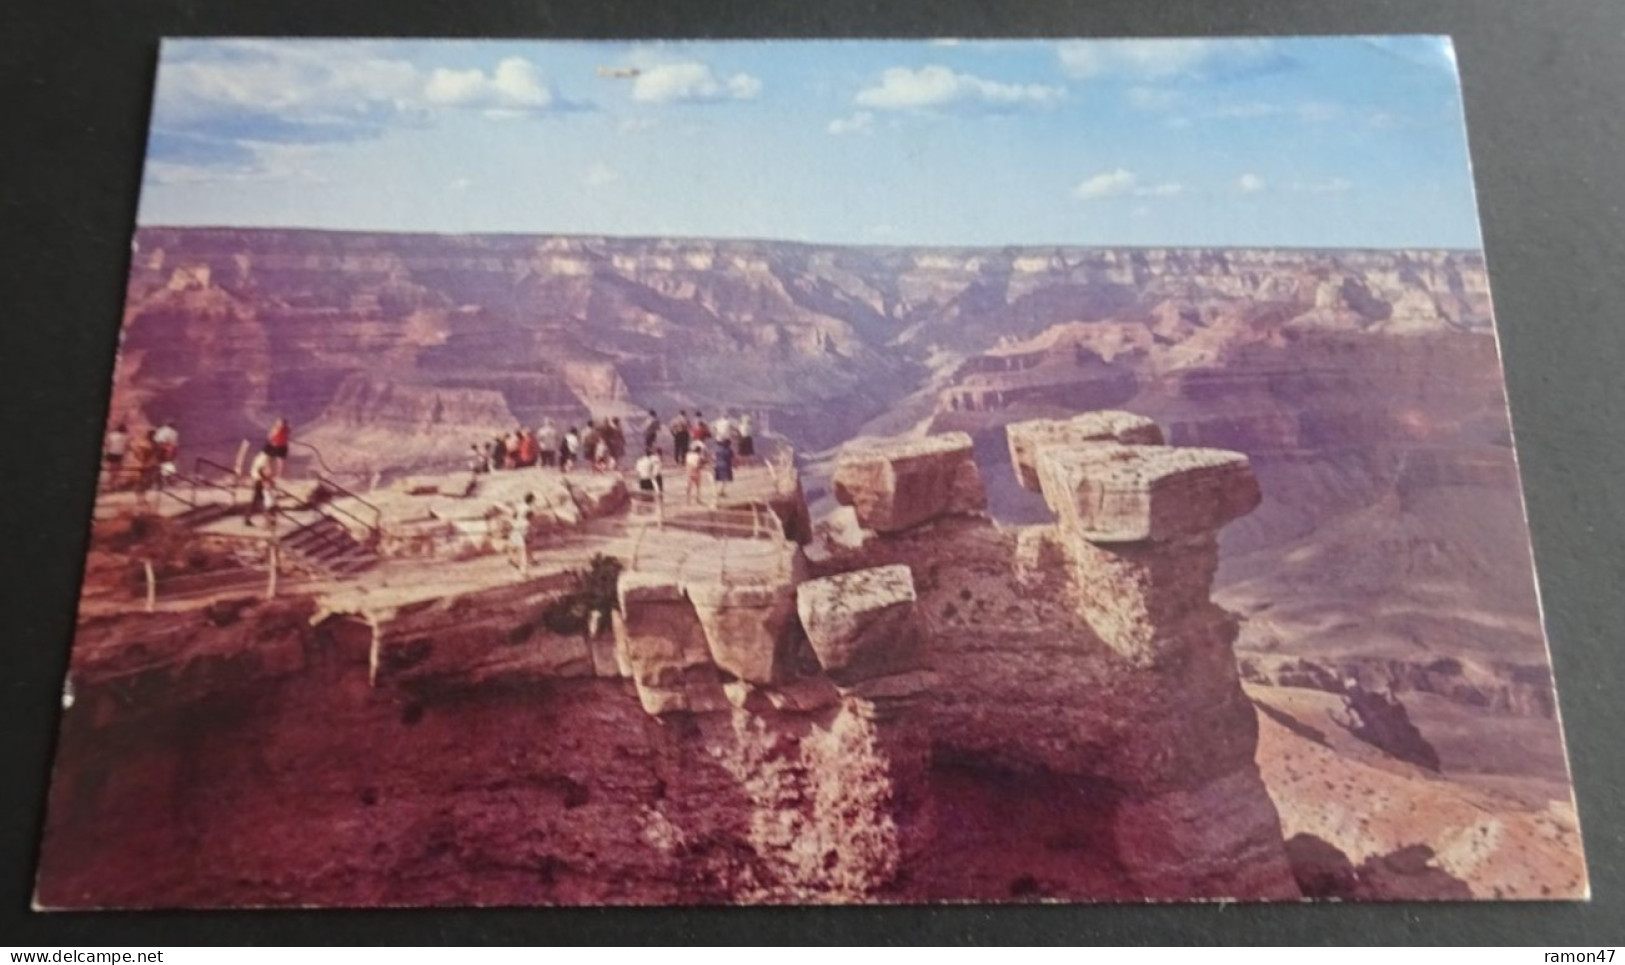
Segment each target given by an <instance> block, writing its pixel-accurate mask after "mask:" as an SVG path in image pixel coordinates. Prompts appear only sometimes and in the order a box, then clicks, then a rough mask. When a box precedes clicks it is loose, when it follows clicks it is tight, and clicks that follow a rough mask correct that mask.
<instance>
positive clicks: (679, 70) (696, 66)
mask: <svg viewBox="0 0 1625 965" xmlns="http://www.w3.org/2000/svg"><path fill="white" fill-rule="evenodd" d="M761 92H762V82H761V81H760V80H759V79H757V78H755V77H753V76H751V75H750V74H734V75H733V76H732V77H728V78H722V77H719V76H717V74H716V73H715V72H714V71H712V70H711V68H710V66H709V65H707V64H702V63H698V62H695V61H688V62H685V63H677V64H656V65H654V66H650V67H645V68H643V69H642V72H641V73H639V74H638V76H637V78H636V79H635V80H633V81H632V99H633V100H635V101H639V102H641V103H645V104H669V103H674V102H681V101H720V100H752V99H754V98H756V97H757V96H758V95H760V94H761Z"/></svg>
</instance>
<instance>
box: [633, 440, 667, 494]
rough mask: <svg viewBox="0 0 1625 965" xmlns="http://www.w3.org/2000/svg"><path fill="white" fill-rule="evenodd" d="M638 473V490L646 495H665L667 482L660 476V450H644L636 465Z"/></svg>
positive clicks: (650, 448) (652, 448)
mask: <svg viewBox="0 0 1625 965" xmlns="http://www.w3.org/2000/svg"><path fill="white" fill-rule="evenodd" d="M636 469H637V473H638V489H639V490H641V491H642V492H646V493H663V492H665V491H666V486H665V480H664V479H663V478H662V477H661V474H660V450H658V449H656V448H654V447H653V446H650V447H649V448H647V449H645V450H643V455H642V456H641V457H639V458H638V461H637V465H636Z"/></svg>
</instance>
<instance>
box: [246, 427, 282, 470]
mask: <svg viewBox="0 0 1625 965" xmlns="http://www.w3.org/2000/svg"><path fill="white" fill-rule="evenodd" d="M292 441H293V426H292V424H290V423H289V422H288V420H287V419H284V418H282V417H281V416H277V420H276V421H275V422H273V423H271V431H270V432H268V433H266V434H265V452H266V453H268V454H270V456H271V458H272V459H275V460H276V466H275V467H274V469H273V470H272V471H273V472H274V473H275V474H276V475H277V476H281V475H282V473H283V471H284V470H285V469H287V467H288V444H289V443H291V442H292ZM256 461H257V460H256ZM248 474H249V475H250V476H253V475H254V471H253V469H250V470H249V471H248Z"/></svg>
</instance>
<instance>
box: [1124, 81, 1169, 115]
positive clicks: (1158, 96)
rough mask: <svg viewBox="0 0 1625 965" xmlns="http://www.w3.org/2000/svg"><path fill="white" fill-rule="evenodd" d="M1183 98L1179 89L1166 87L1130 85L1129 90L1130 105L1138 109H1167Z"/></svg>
mask: <svg viewBox="0 0 1625 965" xmlns="http://www.w3.org/2000/svg"><path fill="white" fill-rule="evenodd" d="M1181 100H1182V97H1181V95H1180V93H1179V92H1178V91H1172V90H1168V89H1167V88H1165V87H1130V88H1129V91H1128V103H1129V106H1130V107H1132V108H1134V109H1135V110H1137V111H1166V110H1170V109H1172V108H1173V107H1175V106H1177V105H1178V104H1179V102H1180V101H1181Z"/></svg>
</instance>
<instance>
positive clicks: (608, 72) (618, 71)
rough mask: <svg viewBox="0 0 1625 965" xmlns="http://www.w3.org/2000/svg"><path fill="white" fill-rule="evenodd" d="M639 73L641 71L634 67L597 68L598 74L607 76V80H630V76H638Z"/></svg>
mask: <svg viewBox="0 0 1625 965" xmlns="http://www.w3.org/2000/svg"><path fill="white" fill-rule="evenodd" d="M641 73H643V71H641V70H639V69H638V68H636V67H600V68H598V76H599V77H605V78H608V79H609V80H631V79H632V78H634V77H636V76H638V75H639V74H641Z"/></svg>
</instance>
